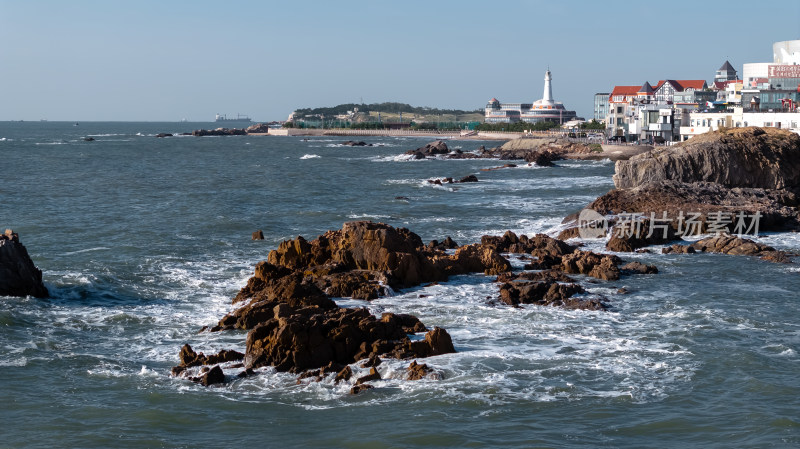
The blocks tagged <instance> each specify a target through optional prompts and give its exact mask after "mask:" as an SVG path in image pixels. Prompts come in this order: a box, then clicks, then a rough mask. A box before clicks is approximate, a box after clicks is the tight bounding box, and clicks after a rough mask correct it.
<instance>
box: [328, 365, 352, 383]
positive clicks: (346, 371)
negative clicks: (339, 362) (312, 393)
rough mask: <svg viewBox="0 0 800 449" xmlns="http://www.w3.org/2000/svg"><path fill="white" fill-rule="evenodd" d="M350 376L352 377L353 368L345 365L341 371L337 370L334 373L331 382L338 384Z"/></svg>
mask: <svg viewBox="0 0 800 449" xmlns="http://www.w3.org/2000/svg"><path fill="white" fill-rule="evenodd" d="M351 377H353V370H352V369H351V368H350V366H349V365H348V366H345V367H344V368H343V369H342V370H341V371H339V372H338V373H337V374H336V378H334V379H333V382H334V383H337V384H338V383H339V382H341V381H343V380H344V381H347V380H350V378H351Z"/></svg>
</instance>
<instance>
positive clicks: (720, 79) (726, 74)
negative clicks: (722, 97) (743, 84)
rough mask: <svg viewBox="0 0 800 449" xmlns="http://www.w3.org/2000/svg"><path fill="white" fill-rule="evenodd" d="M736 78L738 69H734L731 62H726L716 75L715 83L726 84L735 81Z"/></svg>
mask: <svg viewBox="0 0 800 449" xmlns="http://www.w3.org/2000/svg"><path fill="white" fill-rule="evenodd" d="M735 79H737V78H736V69H734V68H733V66H732V65H731V63H730V62H729V61H725V64H722V67H720V68H719V70H717V74H716V75H714V83H715V84H716V83H724V82H725V81H733V80H735Z"/></svg>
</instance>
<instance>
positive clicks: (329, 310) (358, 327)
mask: <svg viewBox="0 0 800 449" xmlns="http://www.w3.org/2000/svg"><path fill="white" fill-rule="evenodd" d="M502 254H508V255H509V257H521V258H524V259H525V260H527V261H528V262H529V263H528V264H527V265H526V270H536V271H522V272H514V271H513V270H512V266H511V263H510V261H509V260H508V258H507V257H504V256H503V255H502ZM621 263H622V261H621V259H620V258H619V257H617V256H614V255H603V254H596V253H593V252H590V251H582V250H580V249H578V247H577V246H574V245H570V244H567V243H565V242H563V241H560V240H557V239H554V238H552V237H548V236H546V235H544V234H539V235H536V236H534V237H531V238H529V237H527V236H524V235H522V236H517V235H516V234H514V233H512V232H510V231H509V232H506V234H504V235H503V236H484V237H483V238H482V239H481V243H476V244H470V245H463V246H458V245H457V244H456V243H455V242H453V241H452V239H449V238H447V239H445V240H444V242H443V243H439V242H438V241H431V242H429V243H428V244H424V243H423V241H422V240H421V239H420V237H419V236H417V235H416V234H414V233H413V232H411V231H409V230H407V229H405V228H394V227H392V226H389V225H386V224H383V223H374V222H369V221H357V222H349V223H345V224H344V226H343V227H342V229H340V230H337V231H328V232H326V233H325V234H323V235H320V236H319V237H317V238H316V239H314V240H311V241H308V240H306V239H304V238H303V237H297V238H296V239H295V240H287V241H284V242H283V243H281V244H280V245H279V246H278V248H277V249H275V250H272V251H270V252H269V255H268V257H267V260H266V261H263V262H260V263H259V264H258V265H257V266H256V268H255V271H254V275H253V277H251V278H250V279H249V280H248V282H247V285H246V286H245V287H243V288H242V289H241V291H240V292H239V293H238V294H237V295H236V297H235V298H233V300H232V302H233V303H234V304H238V308H237V309H236V310H234V311H233V312H231V313H229V314H228V315H226V316H224V317H222V318H221V319H220V321H219V323H218V324H217V325H215V326H213V327H211V328H208V329H204V330H205V331H208V332H223V331H232V330H246V331H248V332H247V336H246V339H245V340H246V341H245V350H244V352H238V351H235V350H226V351H222V352H220V353H218V354H216V355H212V356H205V355H203V354H202V353H200V354H197V353H195V352H194V350H193V349H192V348H191V347H188V346H184V347H183V348H182V349H181V351H180V354H179V356H180V357H179V358H180V360H181V363H180V364H179V365H177V366H176V367H174V368H173V370H172V373H173V375H176V376H181V377H185V378H187V379H190V380H193V381H195V382H198V383H201V384H203V385H210V384H213V383H220V382H224V380H225V376H224V373H222V371H221V370H222V368H221V364H224V363H228V362H230V363H229V364H228V365H227V366H226V368H225V369H240V372H239V373H238V374H237V375H236V376H237V377H245V376H249V375H253V374H254V373H255V371H254V370H256V369H258V368H263V367H273V368H274V369H275V370H277V371H285V372H291V373H295V374H297V375H298V376H299V378H298V381H300V380H305V379H316V380H320V379H323V378H325V377H326V376H335V379H336V381H337V382H339V381H349V380H350V377H351V376H350V373H352V371H353V369H354V368H353V365H354V364H357V363H359V362H361V361H364V360H367V362H365V363H366V366H370V367H371V368H373V371H374V372H373V373H370V375H371V376H372V377H369V378H367V379H365V378H360V379H357V380H356V381H355V383H354V385H353V390H352V392H360V391H363V390H364V389H367V388H369V386H368V385H369V384H368V383H367V382H368V381H369V380H370V379H377V378H380V377H379V376H380V373H379V371H378V370H377V368H375V366H377V364H379V363H380V358H381V357H384V358H386V357H388V358H394V359H402V360H411V359H414V361H412V362H411V365H410V366H409V368H408V370H409V379H419V378H422V377H425V376H426V375H428V374H430V373H436V371H435V369H434V368H430V367H428V366H427V365H420V364H418V363H417V362H416V359H418V358H425V357H431V356H436V355H442V354H447V353H452V352H455V351H456V349H455V346H454V345H453V342H452V339H451V337H450V335H449V334H448V332H447V331H446V330H445V329H442V328H438V327H434V328H433V329H429V328H428V327H427V326H426V325H424V324H423V323H422V322H421V321H420V320H419V319H418V318H417V317H415V316H413V315H409V314H393V313H384V314H382V315H381V317H375V316H373V315H371V314H370V313H369V312H368V311H367V309H366V308H342V307H340V306H338V305H337V304H336V302H335V301H334V300H333V299H332V298H337V297H349V298H353V299H361V300H367V301H368V300H372V299H376V298H378V297H380V296H384V295H386V294H389V293H390V292H391V291H397V290H400V289H404V288H411V287H416V286H420V285H425V284H429V283H436V282H444V281H447V280H448V279H449V278H450V277H451V276H456V275H462V274H469V273H483V274H484V275H485V276H496V278H493V279H491V281H493V282H496V283H497V284H498V294H497V296H496V297H495V298H493V299H491V300H490V303H495V304H498V305H509V306H513V307H518V306H519V305H520V304H539V305H546V306H556V307H562V308H566V309H584V310H607V309H609V307H610V306H609V304H608V302H607V299H606V298H602V297H599V296H596V295H590V294H586V291H585V289H584V288H583V287H582V286H580V285H579V284H578V283H577V282H578V281H576V280H575V279H573V278H571V277H568V276H567V274H574V275H586V276H589V277H592V278H596V279H599V280H617V279H619V278H620V277H621V276H625V275H631V274H650V273H656V272H657V271H658V270H657V269H656V268H655V267H652V266H644V265H641V264H639V265H636V264H635V263H634V264H628V265H624V266H621V267H620V264H621ZM540 270H546V271H540ZM390 289H391V290H390ZM423 333H424V334H423ZM414 334H422V335H421V337H422V339H419V338H414V339H412V338H410V336H412V335H414ZM220 374H222V375H220ZM436 376H438V377H441V374H436Z"/></svg>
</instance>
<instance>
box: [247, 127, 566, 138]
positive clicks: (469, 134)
mask: <svg viewBox="0 0 800 449" xmlns="http://www.w3.org/2000/svg"><path fill="white" fill-rule="evenodd" d="M247 135H249V136H284V137H285V136H373V137H434V138H437V139H453V138H458V139H465V140H513V139H517V138H520V137H523V136H524V135H525V133H522V132H496V131H431V130H411V129H299V128H283V129H275V130H270V131H269V132H268V133H247ZM555 135H556V134H555V133H547V134H542V135H541V136H542V137H548V136H555ZM535 136H539V134H535Z"/></svg>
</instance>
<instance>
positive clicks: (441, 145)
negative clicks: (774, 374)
mask: <svg viewBox="0 0 800 449" xmlns="http://www.w3.org/2000/svg"><path fill="white" fill-rule="evenodd" d="M448 153H450V149H449V148H447V144H446V143H445V142H444V141H443V140H436V141H434V142H431V143H428V144H426V145H425V146H424V147H420V148H417V149H416V150H409V151H406V154H408V155H412V156H414V159H425V158H426V157H433V156H436V155H440V154H448Z"/></svg>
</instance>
